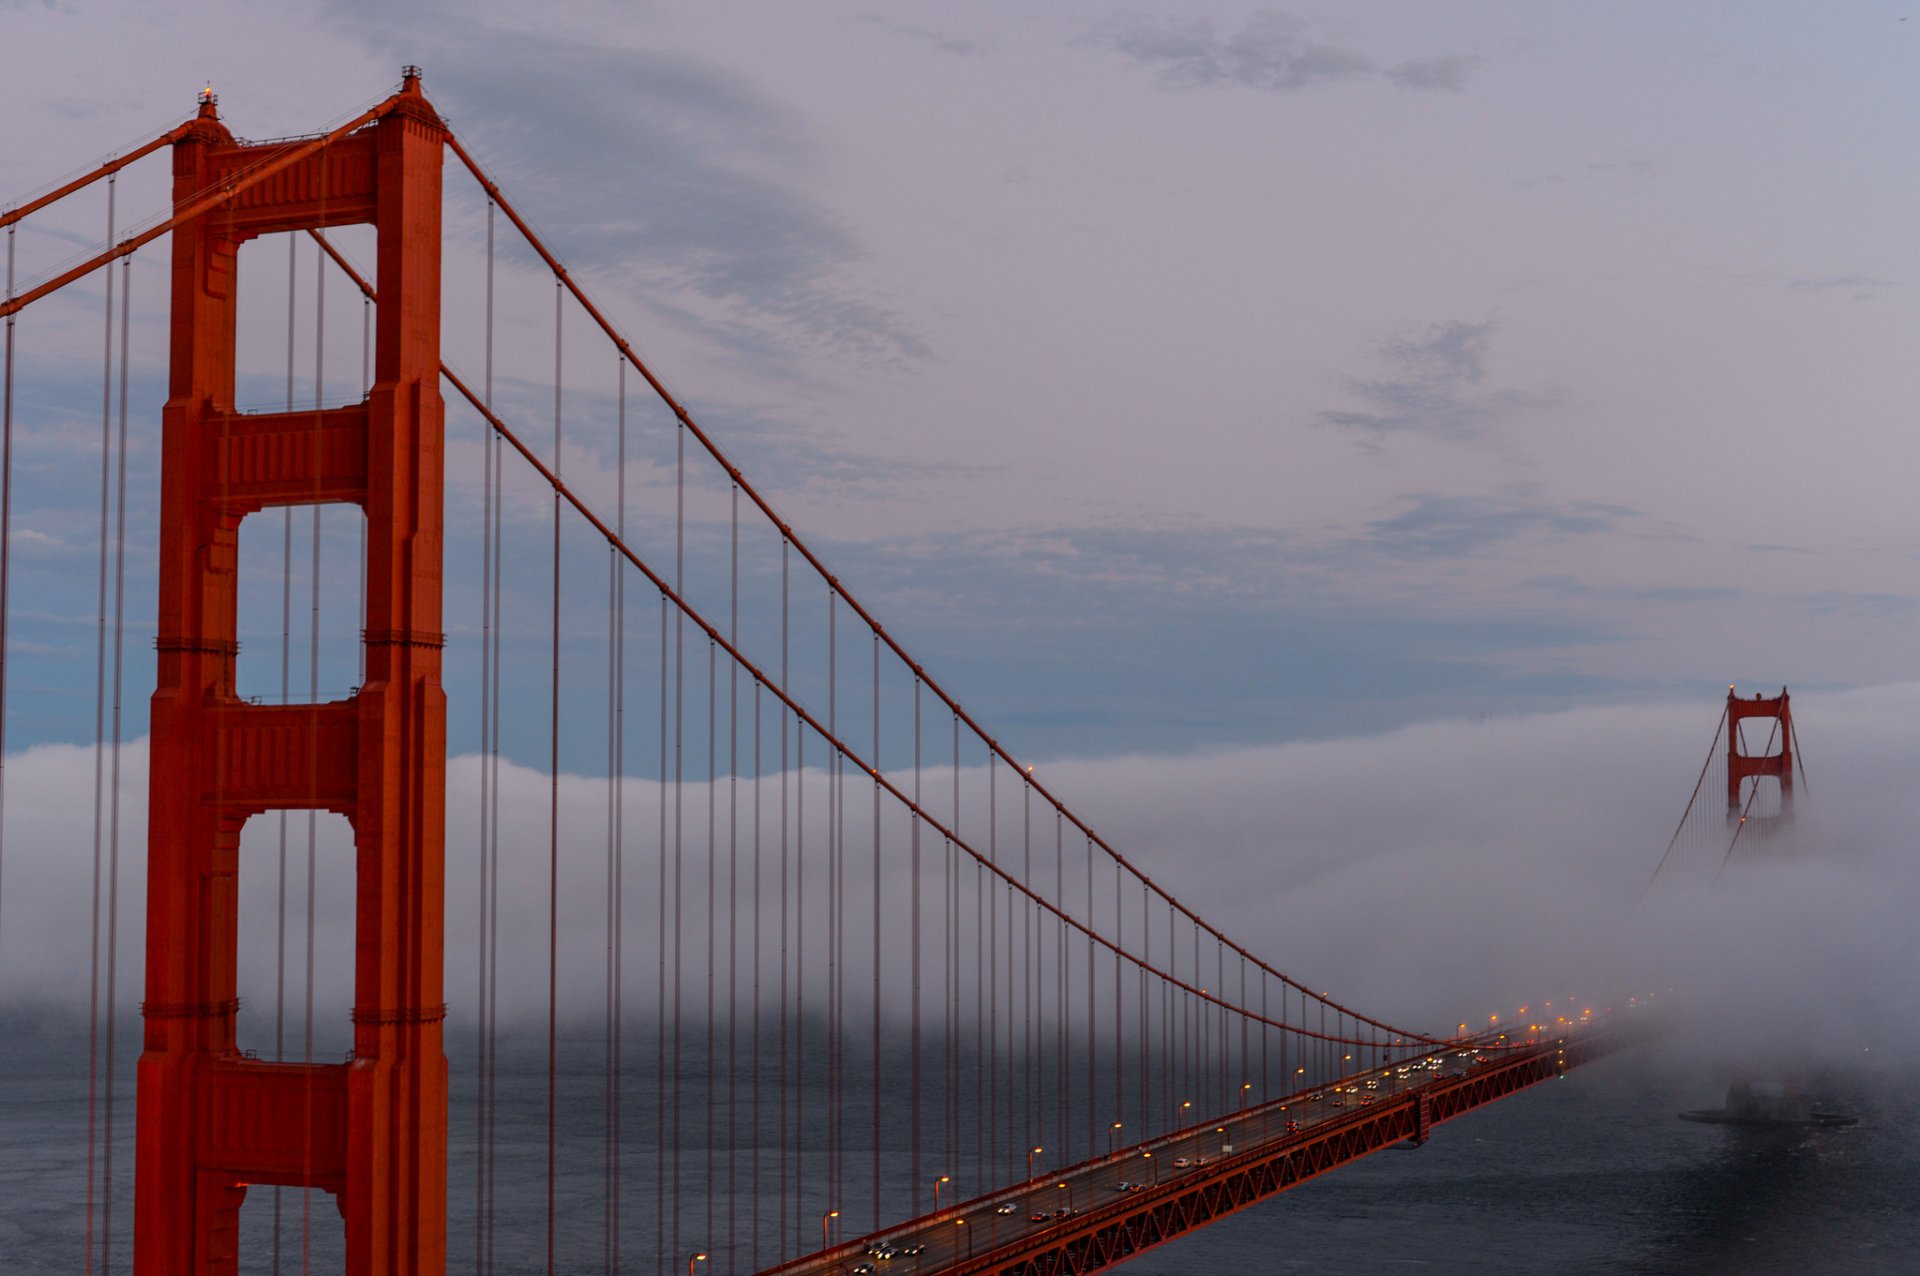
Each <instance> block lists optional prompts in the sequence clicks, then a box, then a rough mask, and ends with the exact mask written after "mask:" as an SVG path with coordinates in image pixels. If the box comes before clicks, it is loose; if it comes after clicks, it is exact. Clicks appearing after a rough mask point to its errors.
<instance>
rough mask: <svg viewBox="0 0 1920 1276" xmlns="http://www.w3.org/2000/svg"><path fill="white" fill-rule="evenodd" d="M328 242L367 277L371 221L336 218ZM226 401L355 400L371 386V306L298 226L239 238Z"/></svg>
mask: <svg viewBox="0 0 1920 1276" xmlns="http://www.w3.org/2000/svg"><path fill="white" fill-rule="evenodd" d="M323 233H324V234H325V235H326V238H327V242H328V243H329V244H331V245H332V246H333V247H334V248H335V249H336V250H337V251H339V252H340V253H341V254H342V255H344V256H345V257H346V258H347V259H348V260H349V261H351V262H352V263H353V266H354V269H355V270H357V271H358V272H359V273H360V274H361V275H362V276H364V277H365V278H366V279H367V280H368V282H372V279H373V271H374V258H375V237H374V231H373V227H371V226H335V227H332V228H330V229H328V230H327V231H325V232H323ZM237 287H238V290H239V296H238V298H237V300H236V309H237V311H238V317H237V320H236V324H235V331H234V369H233V380H234V386H233V403H234V407H235V408H236V409H238V410H239V411H242V412H290V411H295V410H298V409H303V408H315V407H319V408H337V407H340V406H342V405H343V404H348V403H358V402H359V401H360V400H361V399H364V398H365V397H366V395H367V387H368V386H370V385H372V384H373V375H372V349H373V345H372V333H373V326H372V325H373V311H372V307H371V305H370V304H369V303H368V302H367V301H366V299H365V297H364V295H363V294H362V293H361V292H360V289H359V287H358V286H357V285H356V284H355V283H354V282H353V281H352V280H351V279H350V278H348V276H347V275H346V274H345V273H344V272H343V271H342V270H341V269H340V267H339V266H338V265H336V264H335V263H334V262H333V260H332V259H331V258H329V257H328V256H327V254H326V252H325V250H324V249H323V248H322V247H321V246H320V244H319V243H318V242H317V241H316V240H315V239H314V238H313V237H312V236H311V235H309V234H308V233H307V232H306V231H304V230H302V231H294V232H290V233H286V234H275V235H261V236H259V237H257V238H254V239H249V240H247V241H246V242H245V243H243V244H242V245H241V246H240V257H239V267H238V284H237Z"/></svg>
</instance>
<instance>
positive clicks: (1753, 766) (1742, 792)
mask: <svg viewBox="0 0 1920 1276" xmlns="http://www.w3.org/2000/svg"><path fill="white" fill-rule="evenodd" d="M1748 718H1764V719H1769V720H1771V721H1772V724H1773V725H1772V726H1771V727H1769V728H1768V729H1767V734H1766V737H1765V740H1764V742H1763V743H1762V744H1761V745H1760V748H1759V751H1758V752H1753V753H1750V752H1748V747H1749V742H1748V739H1747V733H1746V730H1745V728H1743V727H1742V726H1741V723H1743V722H1744V721H1745V720H1746V719H1748ZM1726 730H1727V819H1728V821H1729V822H1732V823H1738V822H1739V821H1741V820H1742V819H1745V818H1746V817H1747V816H1748V814H1749V813H1750V812H1751V811H1752V810H1753V809H1754V808H1755V807H1756V806H1758V807H1759V808H1760V809H1761V810H1762V811H1763V812H1764V813H1765V814H1766V815H1769V816H1773V817H1776V818H1779V819H1783V820H1784V819H1786V818H1788V817H1790V816H1791V815H1792V814H1793V746H1794V736H1793V704H1792V701H1791V698H1790V697H1789V696H1788V695H1787V689H1786V688H1785V687H1782V688H1780V694H1779V695H1777V696H1762V695H1759V694H1757V693H1756V694H1755V695H1753V696H1751V697H1749V698H1748V699H1745V700H1742V699H1741V698H1740V697H1739V696H1738V695H1737V694H1735V692H1734V689H1733V686H1732V684H1731V683H1729V684H1728V686H1727V720H1726ZM1755 734H1758V727H1757V726H1756V728H1755ZM1776 746H1777V747H1776ZM1768 778H1772V779H1774V780H1777V781H1778V782H1779V785H1780V789H1779V796H1780V800H1779V805H1778V807H1777V808H1774V809H1772V810H1768V809H1767V804H1766V803H1756V802H1755V801H1754V798H1755V794H1754V793H1753V792H1752V791H1751V790H1748V789H1747V788H1746V782H1747V780H1749V779H1751V780H1753V782H1754V786H1755V787H1756V788H1757V787H1759V785H1760V782H1761V781H1762V780H1765V779H1768Z"/></svg>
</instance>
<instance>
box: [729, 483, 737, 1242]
mask: <svg viewBox="0 0 1920 1276" xmlns="http://www.w3.org/2000/svg"><path fill="white" fill-rule="evenodd" d="M729 550H730V551H731V552H730V558H731V563H730V565H729V568H728V572H729V585H728V598H727V613H728V614H727V640H728V641H729V642H731V643H732V644H733V646H734V649H735V650H738V649H739V647H740V485H739V484H738V483H735V484H734V485H733V509H732V527H731V544H730V545H729ZM739 1005H740V666H739V664H738V663H737V662H735V661H734V660H733V659H732V658H731V657H729V658H728V661H727V1270H728V1271H730V1272H731V1271H736V1270H738V1268H739V1242H738V1240H737V1237H738V1236H739V1220H738V1213H737V1210H736V1208H735V1204H734V1199H735V1191H734V1189H735V1185H736V1173H737V1166H736V1165H735V1157H734V1144H735V1141H736V1140H737V1138H738V1130H737V1127H736V1121H737V1118H738V1109H737V1106H736V1105H737V1098H738V1095H737V1090H738V1084H739V1075H740V1074H739V1071H738V1069H739V1057H738V1049H737V1047H738V1039H739V1013H738V1010H739Z"/></svg>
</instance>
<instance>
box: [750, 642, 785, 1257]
mask: <svg viewBox="0 0 1920 1276" xmlns="http://www.w3.org/2000/svg"><path fill="white" fill-rule="evenodd" d="M760 713H761V706H760V683H759V680H758V679H756V680H755V681H754V684H753V1045H752V1047H751V1048H750V1049H749V1050H748V1055H749V1056H750V1062H749V1065H748V1066H749V1067H751V1068H752V1069H753V1095H752V1109H751V1110H750V1111H749V1112H748V1114H747V1128H748V1129H749V1130H751V1131H752V1138H753V1172H752V1178H751V1185H750V1187H749V1189H748V1192H749V1194H748V1199H749V1200H751V1201H752V1202H753V1203H754V1213H753V1220H752V1225H751V1231H752V1233H753V1244H752V1248H751V1250H750V1251H749V1266H751V1267H752V1269H753V1270H754V1271H756V1272H757V1271H759V1270H760V1233H761V1230H762V1229H761V1226H760V1212H759V1202H760V1153H761V1147H762V1145H763V1144H764V1143H765V1142H766V1140H765V1139H763V1138H762V1137H761V1134H760V1097H761V1096H760V1091H761V1081H760V975H761V971H762V969H763V965H762V963H763V960H764V959H763V955H762V953H761V951H760V935H761V923H760V868H761V865H760V803H761V799H762V798H763V797H764V796H765V795H764V793H763V790H764V789H765V788H766V775H765V772H764V770H763V766H764V759H763V758H762V755H761V750H760V744H761V740H760V735H761V721H760ZM781 1062H782V1063H784V1062H785V1060H784V1059H783V1060H782V1061H781ZM785 1133H786V1131H785V1130H784V1129H783V1130H782V1131H781V1134H782V1135H784V1134H785ZM778 1146H779V1143H778V1141H777V1140H776V1142H775V1147H776V1148H777V1147H778Z"/></svg>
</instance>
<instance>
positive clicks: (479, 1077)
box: [361, 199, 496, 1276]
mask: <svg viewBox="0 0 1920 1276" xmlns="http://www.w3.org/2000/svg"><path fill="white" fill-rule="evenodd" d="M486 292H487V300H486V336H485V340H486V352H485V359H486V366H485V370H484V373H485V377H486V381H485V386H484V389H485V391H486V396H487V408H488V411H492V408H493V402H492V400H493V200H492V199H488V200H487V265H486ZM363 313H364V312H363ZM493 453H494V448H493V425H492V423H491V422H489V421H487V420H486V419H484V418H482V420H481V422H480V459H481V465H482V473H481V480H480V491H481V498H480V890H479V896H480V916H479V919H478V924H477V925H476V927H475V928H474V958H475V962H476V964H477V967H478V968H477V970H476V971H475V976H474V986H475V988H476V989H477V990H478V992H477V998H476V1000H477V1001H478V1003H479V1012H480V1013H479V1019H480V1026H479V1033H478V1041H477V1042H476V1048H475V1050H474V1085H473V1134H474V1138H473V1143H474V1157H475V1172H474V1176H473V1270H474V1276H484V1273H485V1272H486V1270H487V1245H486V1235H487V1063H488V1060H489V1057H490V1055H491V1050H492V1033H491V1030H490V1029H491V1022H490V1018H489V1015H488V997H487V991H488V989H487V975H488V971H487V905H488V902H489V895H490V893H491V888H492V882H491V881H490V880H489V874H488V872H487V845H488V835H489V834H490V833H491V831H492V817H491V812H490V809H489V798H490V797H491V796H492V781H493V777H492V774H491V768H490V767H489V766H488V762H487V753H488V748H489V745H490V744H491V740H492V737H491V734H490V732H491V729H492V726H493V720H492V708H493V706H492V702H491V696H490V694H489V686H490V683H489V678H490V676H491V674H492V669H493V591H494V589H495V587H496V586H495V581H494V579H493V519H494V509H493ZM361 525H362V527H364V526H365V520H364V519H363V520H362V522H361ZM365 557H366V556H365V554H364V553H363V554H362V555H361V560H362V562H364V561H365ZM365 594H366V591H365V590H364V589H362V590H361V596H362V597H363V598H364V597H365ZM363 649H364V648H363Z"/></svg>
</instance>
